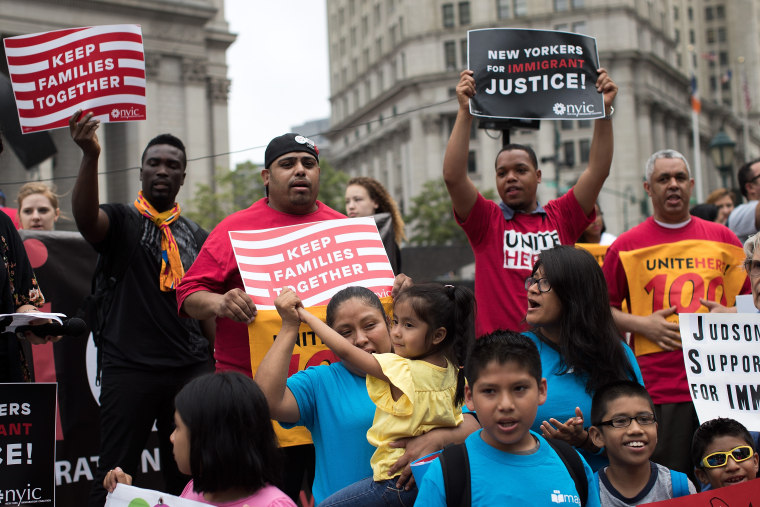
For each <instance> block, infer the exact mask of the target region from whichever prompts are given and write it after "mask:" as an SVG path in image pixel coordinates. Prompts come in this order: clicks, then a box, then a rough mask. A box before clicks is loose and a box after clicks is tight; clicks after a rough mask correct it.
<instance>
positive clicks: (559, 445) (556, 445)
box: [546, 438, 588, 505]
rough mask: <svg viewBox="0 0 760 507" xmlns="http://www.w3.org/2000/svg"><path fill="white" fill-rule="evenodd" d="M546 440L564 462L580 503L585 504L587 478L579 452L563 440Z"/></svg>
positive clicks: (586, 498)
mask: <svg viewBox="0 0 760 507" xmlns="http://www.w3.org/2000/svg"><path fill="white" fill-rule="evenodd" d="M546 441H547V442H549V445H550V446H551V447H552V449H554V452H556V453H557V456H559V458H560V459H561V460H562V463H564V464H565V468H567V471H568V473H569V474H570V477H571V478H572V479H573V482H574V483H575V490H576V491H577V492H578V496H579V497H580V499H581V505H586V501H587V500H588V479H587V478H586V470H585V467H584V466H583V460H582V459H581V456H580V454H578V452H577V451H576V450H575V449H574V448H573V447H571V446H570V444H568V443H567V442H565V441H563V440H557V439H556V438H547V439H546Z"/></svg>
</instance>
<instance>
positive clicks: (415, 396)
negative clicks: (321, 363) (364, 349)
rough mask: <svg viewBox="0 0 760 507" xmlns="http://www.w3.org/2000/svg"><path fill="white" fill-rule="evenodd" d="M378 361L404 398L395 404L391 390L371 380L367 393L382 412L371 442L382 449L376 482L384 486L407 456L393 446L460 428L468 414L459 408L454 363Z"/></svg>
mask: <svg viewBox="0 0 760 507" xmlns="http://www.w3.org/2000/svg"><path fill="white" fill-rule="evenodd" d="M374 356H375V358H376V359H377V361H378V362H379V363H380V367H381V368H382V369H383V373H384V374H385V376H386V377H388V379H389V380H390V381H391V383H392V384H393V385H394V386H396V387H397V388H398V389H399V390H400V391H401V392H402V395H401V396H400V397H399V399H398V400H395V401H394V400H393V396H392V395H391V387H390V384H388V383H387V382H385V381H383V380H380V379H377V378H375V377H372V376H371V375H367V392H368V393H369V397H370V398H371V399H372V401H373V402H374V403H375V406H376V407H377V408H376V409H375V419H374V421H373V422H372V427H371V428H370V429H369V431H367V440H368V441H369V443H370V444H372V445H374V446H375V447H377V450H375V453H374V454H373V455H372V460H371V465H372V472H373V479H374V480H375V481H383V480H386V479H390V478H391V477H390V476H389V475H388V470H389V469H390V467H391V465H393V464H394V463H395V462H396V461H397V460H398V458H400V457H401V455H402V454H404V449H393V448H391V447H389V446H388V444H389V443H390V442H393V441H395V440H399V439H401V438H406V437H416V436H418V435H422V434H423V433H427V432H428V431H430V430H432V429H435V428H441V427H454V426H457V425H459V423H461V422H462V408H461V407H460V406H455V405H454V397H455V394H456V387H457V369H456V367H454V365H452V364H451V363H450V362H449V361H448V360H447V361H446V364H447V366H446V367H445V368H442V367H440V366H436V365H434V364H431V363H428V362H426V361H422V360H419V359H407V358H404V357H401V356H399V355H396V354H392V353H389V354H374ZM400 474H401V471H399V472H398V474H396V475H400Z"/></svg>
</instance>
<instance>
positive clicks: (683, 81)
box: [327, 0, 760, 234]
mask: <svg viewBox="0 0 760 507" xmlns="http://www.w3.org/2000/svg"><path fill="white" fill-rule="evenodd" d="M327 8H328V34H329V51H330V92H331V99H330V100H331V108H332V116H331V126H330V129H331V134H330V140H331V143H332V151H333V157H332V159H331V162H332V163H333V164H334V165H335V166H336V167H337V168H339V169H341V170H344V171H347V172H348V173H350V174H351V175H356V174H363V175H368V176H372V177H374V178H377V179H378V180H380V181H381V182H382V183H384V184H385V185H386V186H387V187H388V189H389V190H390V191H391V193H392V194H393V195H394V196H395V197H396V199H397V200H399V201H400V202H401V203H403V205H404V206H405V207H406V209H408V206H409V204H410V199H411V198H412V197H413V196H415V195H417V194H418V193H419V192H420V191H421V189H422V186H423V184H424V183H425V181H427V180H429V179H431V178H441V167H442V163H443V154H444V150H445V147H446V142H447V140H448V137H449V133H450V131H451V127H452V125H453V121H454V117H455V115H456V111H457V104H456V99H455V95H454V87H455V85H456V83H457V81H458V76H459V71H460V70H461V69H464V68H466V67H467V41H466V39H467V30H472V29H480V28H490V27H514V28H537V29H555V30H563V31H572V32H578V33H583V34H587V35H591V36H593V37H595V38H596V40H597V45H598V50H599V58H600V63H601V65H602V66H603V67H606V68H607V69H608V71H609V73H610V75H611V76H612V77H613V79H614V80H615V81H616V83H617V84H618V85H619V87H620V92H619V94H618V97H617V99H616V104H615V115H614V122H615V123H614V125H615V157H614V161H613V165H612V172H611V175H610V177H609V179H608V181H607V183H606V184H605V187H604V188H603V190H602V193H601V195H600V204H601V206H602V208H603V209H604V212H605V222H606V224H607V228H608V230H609V231H610V232H612V233H615V234H619V233H621V232H623V231H624V230H626V229H628V228H629V227H632V226H633V225H635V224H637V223H638V222H640V221H641V220H642V219H643V218H644V217H645V216H647V215H649V214H650V213H651V209H650V206H649V204H648V199H647V196H646V194H645V192H644V190H643V188H642V181H643V172H644V163H645V161H646V159H647V158H648V157H649V155H650V154H651V153H652V152H654V151H656V150H658V149H662V148H675V149H677V150H679V151H681V152H682V153H684V154H685V155H686V157H687V159H689V160H690V161H691V162H692V166H694V165H695V164H694V160H695V153H694V150H693V148H692V122H691V109H690V107H689V96H690V87H689V83H690V79H689V77H690V75H691V72H692V70H693V72H695V74H696V76H697V81H698V83H699V85H698V86H699V89H700V94H701V96H702V113H701V114H700V115H699V118H698V123H699V128H698V132H699V140H700V143H699V149H698V150H697V151H698V157H699V159H700V162H701V166H702V168H701V174H695V177H697V178H699V179H700V183H701V187H702V194H703V195H701V196H698V195H695V199H703V198H704V197H705V196H706V195H707V193H708V192H709V191H710V190H712V189H714V188H717V187H718V186H720V184H721V179H720V176H719V174H718V171H717V170H716V168H715V166H714V165H713V163H712V162H711V160H710V157H709V155H708V145H709V142H710V140H711V139H712V138H713V137H714V136H715V135H716V134H717V133H718V132H719V131H720V130H721V129H724V130H725V132H726V133H727V134H728V135H729V137H731V138H732V139H733V140H735V141H736V142H737V147H736V156H737V161H738V162H741V161H743V160H745V159H747V158H750V157H752V156H757V155H758V153H760V129H758V128H757V127H758V126H757V120H758V118H760V94H757V92H756V90H758V89H759V88H758V86H760V65H758V63H759V62H758V58H760V44H759V43H758V42H759V41H758V33H760V30H758V23H759V19H760V4H758V2H756V1H754V0H731V1H728V0H656V1H655V0H530V1H527V0H470V1H452V0H415V1H409V0H327ZM740 57H741V58H740ZM690 60H691V62H690ZM740 60H741V61H742V62H743V63H741V64H740V63H739V61H740ZM729 70H731V73H730V75H729V74H728V71H729ZM727 77H728V79H726V78H727ZM745 83H746V85H745ZM752 94H757V96H752ZM745 126H746V127H745ZM591 135H592V123H591V122H588V121H559V122H553V121H542V122H541V127H540V129H539V130H538V131H517V132H514V133H513V134H512V141H513V142H521V143H525V144H530V145H532V146H533V147H534V149H535V150H536V152H537V154H538V157H539V159H540V160H541V159H542V160H543V162H541V163H540V164H539V165H540V168H541V170H542V172H543V182H542V184H541V185H539V201H541V202H545V201H547V200H548V199H551V198H553V197H555V195H557V193H558V192H559V193H563V192H565V191H566V190H567V189H568V188H569V187H570V186H571V185H572V184H573V183H574V182H575V180H576V179H577V177H578V175H579V174H580V172H581V171H582V170H583V168H584V167H585V165H586V162H587V160H588V148H589V146H590V141H591ZM501 143H502V139H501V133H500V132H499V131H488V130H482V129H477V130H475V129H474V130H473V133H472V140H471V154H470V161H471V165H470V175H471V177H472V179H473V180H474V181H475V183H476V185H477V186H478V187H479V188H481V189H485V188H489V187H493V185H494V175H493V161H494V159H495V155H496V153H497V152H498V150H499V148H500V146H501ZM736 167H738V164H737V165H736V166H735V168H736ZM734 173H735V170H734ZM734 184H735V179H734Z"/></svg>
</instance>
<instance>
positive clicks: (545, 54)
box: [467, 28, 604, 120]
mask: <svg viewBox="0 0 760 507" xmlns="http://www.w3.org/2000/svg"><path fill="white" fill-rule="evenodd" d="M467 40H468V59H469V68H470V69H471V70H472V71H473V77H474V78H475V87H476V88H475V90H476V94H475V96H474V97H473V98H472V99H471V100H470V112H471V113H472V114H473V115H475V116H483V117H490V118H524V119H539V118H542V119H548V120H570V119H582V120H588V119H593V118H602V117H604V98H603V96H602V94H601V93H599V92H597V91H596V78H597V73H596V69H597V68H598V67H599V56H598V55H597V52H596V39H594V38H593V37H588V36H586V35H579V34H575V33H568V32H556V31H551V30H525V29H514V28H489V29H483V30H470V31H469V32H467Z"/></svg>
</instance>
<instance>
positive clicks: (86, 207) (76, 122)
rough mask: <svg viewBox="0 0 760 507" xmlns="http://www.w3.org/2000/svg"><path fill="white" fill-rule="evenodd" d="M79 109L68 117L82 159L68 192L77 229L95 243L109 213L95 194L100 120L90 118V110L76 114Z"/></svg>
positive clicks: (102, 233)
mask: <svg viewBox="0 0 760 507" xmlns="http://www.w3.org/2000/svg"><path fill="white" fill-rule="evenodd" d="M81 114H82V110H81V109H80V110H77V112H75V113H74V114H73V115H72V116H71V118H69V132H70V133H71V138H72V139H73V140H74V142H75V143H77V145H78V146H79V148H81V150H82V162H81V163H80V164H79V174H78V175H77V181H76V183H74V189H73V190H72V192H71V210H72V212H73V213H74V220H75V221H76V224H77V229H79V232H80V233H82V236H84V239H86V240H87V241H89V242H90V243H98V242H99V241H102V240H103V239H105V237H106V233H107V232H108V226H109V221H108V215H106V212H105V211H103V210H102V209H100V201H99V198H98V158H99V157H100V143H99V142H98V136H97V134H95V131H96V130H98V127H99V126H100V121H99V120H96V119H93V117H92V113H87V114H86V115H84V116H82V118H81V119H79V117H80V116H81Z"/></svg>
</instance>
